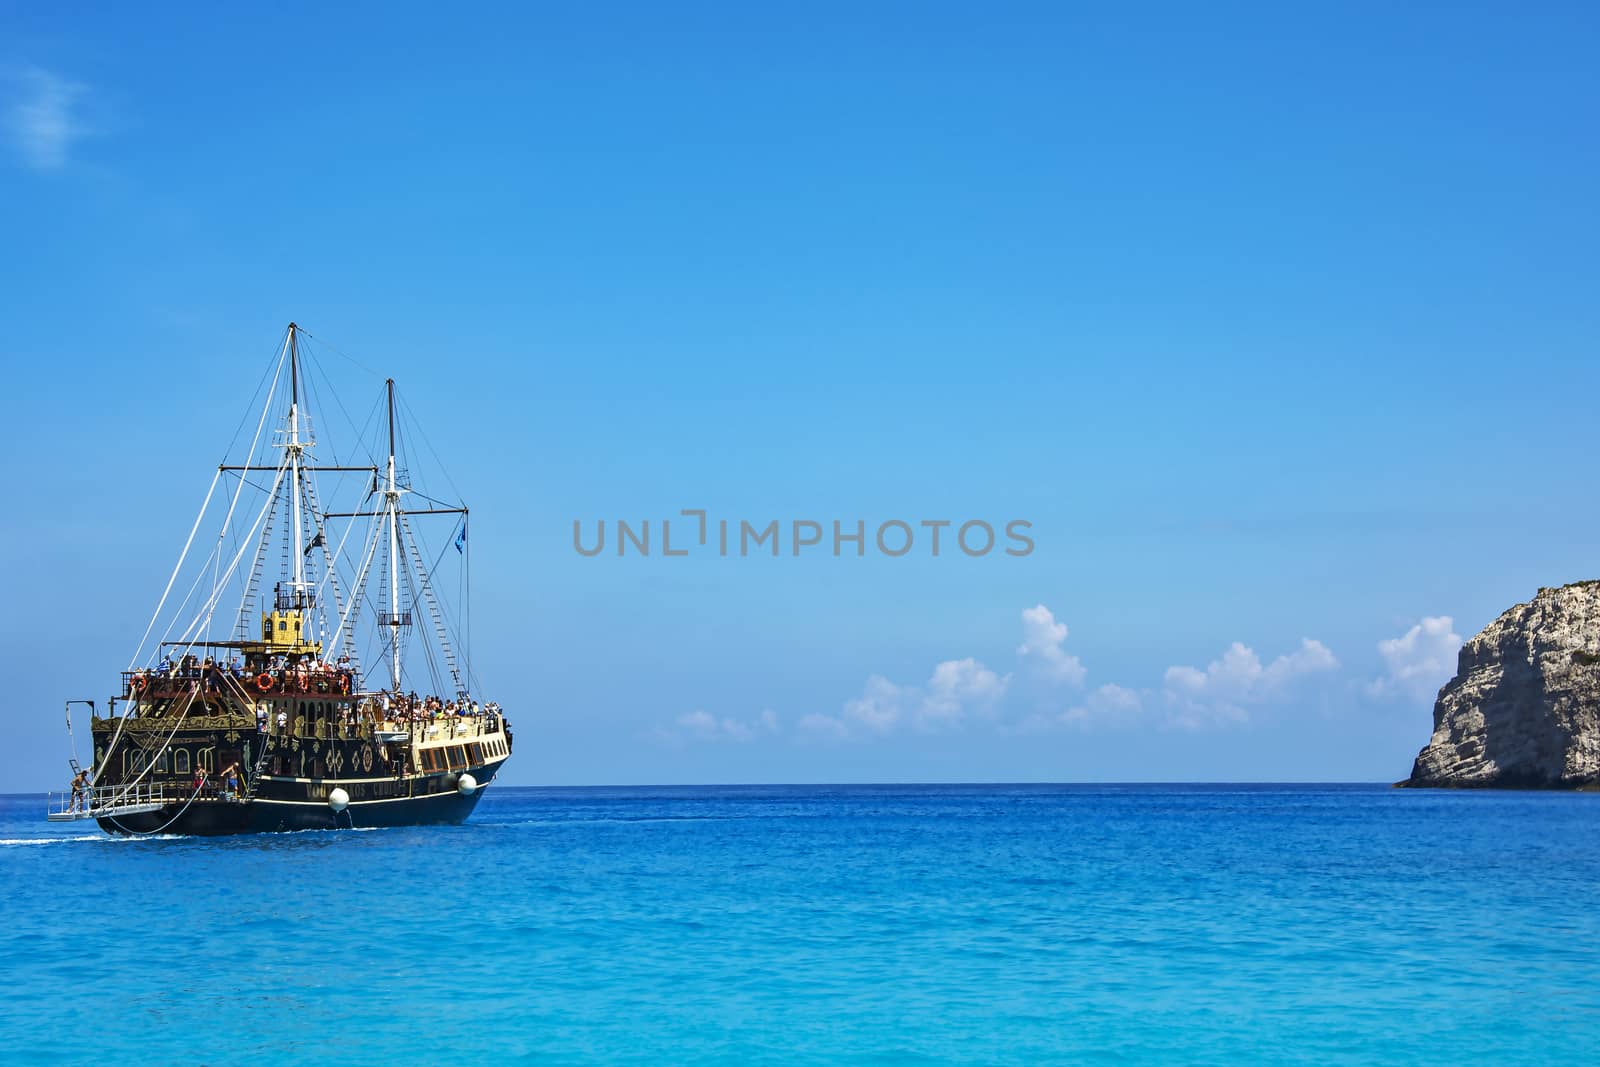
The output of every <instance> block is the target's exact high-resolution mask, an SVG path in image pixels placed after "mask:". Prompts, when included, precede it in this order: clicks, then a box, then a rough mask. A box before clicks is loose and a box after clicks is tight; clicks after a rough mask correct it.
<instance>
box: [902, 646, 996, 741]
mask: <svg viewBox="0 0 1600 1067" xmlns="http://www.w3.org/2000/svg"><path fill="white" fill-rule="evenodd" d="M1010 679H1011V676H1010V675H1006V676H1005V677H1004V678H1002V677H1000V676H999V675H997V674H995V673H994V671H991V670H990V669H989V668H988V667H985V666H984V665H983V664H981V663H979V662H978V661H977V660H975V659H973V658H972V657H971V656H968V657H967V658H966V659H952V660H946V661H945V662H943V663H941V664H939V665H938V666H937V667H935V668H934V669H933V677H932V678H929V679H928V692H927V695H926V696H924V697H923V700H922V705H921V707H920V708H918V716H919V719H920V721H921V722H922V723H923V724H924V725H930V724H948V723H956V722H959V721H960V720H961V719H962V718H964V717H965V716H966V713H967V712H968V711H979V712H989V711H992V710H993V709H994V705H995V702H996V701H998V700H999V699H1000V698H1001V697H1002V696H1003V695H1005V691H1006V685H1007V683H1008V682H1009V681H1010Z"/></svg>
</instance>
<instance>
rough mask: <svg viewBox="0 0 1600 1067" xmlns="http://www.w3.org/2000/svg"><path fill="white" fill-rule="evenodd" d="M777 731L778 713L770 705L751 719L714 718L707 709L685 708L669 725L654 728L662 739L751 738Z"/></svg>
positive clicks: (737, 740)
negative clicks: (686, 709) (688, 709)
mask: <svg viewBox="0 0 1600 1067" xmlns="http://www.w3.org/2000/svg"><path fill="white" fill-rule="evenodd" d="M777 732H778V715H777V713H776V712H774V711H773V710H771V709H770V708H769V709H767V710H765V711H763V712H762V713H761V714H760V715H758V716H756V717H755V718H754V719H735V718H731V717H728V716H723V717H721V718H718V717H717V716H715V715H713V714H711V713H710V712H709V711H705V710H702V709H696V710H694V711H689V712H685V713H684V714H682V715H679V716H678V717H677V718H676V719H675V720H673V723H672V726H671V727H670V728H668V729H665V730H658V731H657V734H658V736H660V737H661V739H662V740H665V741H676V742H681V741H713V742H716V741H732V742H741V743H742V742H747V741H754V740H755V739H756V738H758V737H762V736H766V735H771V734H775V733H777Z"/></svg>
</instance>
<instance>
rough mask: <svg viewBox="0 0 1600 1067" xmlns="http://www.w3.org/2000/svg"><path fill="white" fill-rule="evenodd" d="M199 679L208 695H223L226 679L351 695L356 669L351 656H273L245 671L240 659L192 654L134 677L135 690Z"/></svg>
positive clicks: (164, 660)
mask: <svg viewBox="0 0 1600 1067" xmlns="http://www.w3.org/2000/svg"><path fill="white" fill-rule="evenodd" d="M158 678H159V679H177V680H185V681H193V680H195V679H199V680H200V681H202V682H203V683H204V684H205V690H206V692H208V693H217V692H221V691H222V687H223V679H224V678H232V679H234V681H236V682H238V683H239V684H241V685H245V684H248V685H250V686H252V687H254V688H257V689H261V690H263V691H265V690H271V689H276V688H281V689H282V690H283V691H284V692H301V693H311V692H318V693H335V692H337V693H348V692H350V691H351V690H352V689H353V688H354V685H355V667H354V665H353V664H352V663H351V662H350V657H349V656H340V657H339V659H338V660H337V661H335V662H332V663H330V662H328V661H327V660H313V659H309V658H305V657H301V658H299V659H294V660H291V659H290V657H289V656H286V655H278V656H272V657H270V658H269V659H267V661H266V662H265V663H263V664H261V665H260V666H258V667H254V668H246V667H245V665H244V664H243V663H242V662H240V660H239V657H238V656H234V657H233V658H232V659H230V660H229V661H228V662H227V663H223V662H221V661H220V660H217V659H214V658H212V657H211V656H206V657H205V658H203V659H202V658H201V657H199V656H196V655H194V654H193V653H189V654H187V655H184V656H180V657H179V658H178V659H176V660H174V659H173V658H172V657H171V656H164V657H162V660H161V662H160V663H158V664H156V666H155V668H154V669H153V670H149V671H139V672H138V673H137V674H135V675H134V686H135V688H143V686H144V684H145V683H147V682H149V681H151V680H154V679H158Z"/></svg>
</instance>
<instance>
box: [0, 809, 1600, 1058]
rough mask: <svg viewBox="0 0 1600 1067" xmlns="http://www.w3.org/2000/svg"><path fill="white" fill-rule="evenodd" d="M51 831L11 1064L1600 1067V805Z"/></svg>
mask: <svg viewBox="0 0 1600 1067" xmlns="http://www.w3.org/2000/svg"><path fill="white" fill-rule="evenodd" d="M40 811H41V801H40V800H39V798H37V797H5V798H0V841H3V844H0V891H3V894H4V901H5V922H4V926H3V931H0V938H3V948H0V960H3V961H4V963H3V967H4V977H6V979H7V983H6V985H7V989H6V990H5V993H4V995H3V996H0V1048H4V1049H5V1050H6V1051H5V1052H4V1053H3V1056H4V1058H5V1060H6V1061H7V1062H13V1063H24V1062H27V1063H46V1062H66V1061H71V1062H74V1063H82V1062H86V1061H88V1060H90V1059H92V1058H93V1059H101V1058H106V1059H107V1062H117V1063H132V1064H145V1063H152V1064H154V1063H159V1064H193V1063H211V1064H229V1065H238V1064H241V1063H250V1064H262V1063H303V1062H307V1061H334V1060H337V1061H338V1062H340V1063H343V1064H366V1063H373V1064H378V1063H398V1064H407V1063H441V1064H449V1063H454V1062H474V1063H481V1062H486V1057H487V1060H490V1061H495V1062H527V1063H618V1062H621V1063H641V1064H644V1063H648V1064H657V1063H684V1062H693V1063H728V1064H748V1063H802V1062H804V1063H830V1064H832V1063H873V1064H879V1063H882V1064H890V1063H930V1064H931V1063H986V1064H987V1063H1016V1064H1035V1063H1069V1062H1095V1063H1219V1064H1222V1063H1226V1064H1230V1065H1231V1064H1240V1063H1250V1062H1282V1063H1288V1062H1301V1063H1327V1062H1342V1063H1379V1062H1395V1063H1436V1064H1458V1063H1462V1062H1467V1061H1477V1062H1496V1063H1512V1062H1518V1063H1550V1062H1560V1061H1569V1062H1584V1061H1587V1062H1595V1061H1596V1058H1597V1057H1600V837H1597V834H1596V827H1597V826H1600V796H1594V795H1586V796H1577V795H1555V794H1545V795H1542V794H1512V793H1501V794H1478V793H1425V792H1404V791H1394V790H1390V789H1386V788H1377V787H1372V788H1367V787H1226V786H1223V787H1174V786H1127V787H1042V786H1028V787H1004V786H989V787H926V788H916V787H905V788H899V787H897V788H714V789H713V788H705V789H583V790H553V789H552V790H514V789H499V790H491V791H490V792H489V794H488V795H487V796H486V798H485V800H484V802H483V804H482V805H481V806H480V807H479V809H478V814H477V815H476V816H475V817H474V819H473V821H472V822H471V823H470V824H468V825H467V826H463V827H453V828H427V829H415V830H376V831H369V832H360V833H342V834H341V833H305V834H291V835H281V836H270V837H255V838H237V839H227V840H198V839H169V840H146V841H123V840H112V839H110V838H107V837H104V836H103V835H99V834H98V833H93V834H91V833H88V832H80V831H78V830H77V829H76V828H67V829H63V828H61V827H59V826H55V825H50V824H45V823H43V822H42V821H40V818H39V813H40ZM112 1051H114V1055H110V1056H109V1057H107V1055H106V1054H107V1053H108V1052H112Z"/></svg>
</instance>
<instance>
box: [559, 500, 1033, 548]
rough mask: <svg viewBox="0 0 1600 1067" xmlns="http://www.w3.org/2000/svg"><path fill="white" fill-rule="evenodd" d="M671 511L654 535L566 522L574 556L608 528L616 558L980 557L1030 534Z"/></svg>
mask: <svg viewBox="0 0 1600 1067" xmlns="http://www.w3.org/2000/svg"><path fill="white" fill-rule="evenodd" d="M678 516H679V517H678V518H677V519H662V520H660V522H659V523H655V524H654V530H655V532H656V535H657V536H654V537H653V536H652V532H651V531H652V522H651V520H649V519H640V520H638V521H637V522H631V521H629V520H627V519H616V520H613V521H612V522H611V523H609V524H608V523H607V521H606V520H605V519H596V520H595V521H594V524H593V530H592V531H586V530H585V523H584V520H582V519H573V520H572V547H573V548H574V549H575V550H576V551H577V553H578V554H579V555H580V556H590V557H594V556H599V555H602V554H607V552H606V545H607V543H608V541H607V534H608V532H609V534H610V541H609V543H610V544H611V546H612V548H611V552H612V553H615V554H616V555H618V556H627V555H630V554H631V555H637V556H649V555H651V554H652V552H655V553H656V554H658V555H660V556H666V557H679V556H688V555H713V554H714V555H717V556H722V557H729V558H738V557H746V556H754V555H761V554H762V553H767V554H769V555H772V556H778V555H780V554H782V553H783V552H784V551H785V546H787V552H788V554H789V555H791V556H799V555H801V554H806V555H811V556H817V555H823V554H825V553H826V552H828V550H829V549H830V548H831V550H832V554H833V555H834V556H845V555H855V556H865V555H866V554H867V551H868V548H869V547H870V548H872V549H875V550H876V552H877V554H879V555H884V556H891V557H895V558H898V557H900V556H905V555H909V554H911V553H912V552H913V551H916V552H918V553H919V554H926V555H928V556H932V557H938V556H939V555H940V554H941V553H943V552H947V551H950V550H952V548H953V549H954V550H958V551H960V552H961V553H962V554H963V555H966V556H972V557H979V556H987V555H989V554H990V553H991V552H996V554H999V553H1004V554H1005V555H1007V556H1027V555H1031V554H1032V553H1033V548H1034V544H1033V538H1032V537H1030V536H1029V535H1028V531H1029V530H1031V529H1033V523H1031V522H1029V521H1028V520H1026V519H1011V520H1010V521H1008V522H1005V523H1003V524H999V531H998V532H997V531H996V524H993V523H989V522H986V521H984V520H983V519H968V520H966V521H964V522H960V523H957V522H955V521H954V520H951V519H917V520H914V521H908V520H905V519H889V520H887V521H884V522H880V523H877V524H876V526H875V527H872V528H870V529H869V527H868V525H867V520H865V519H855V520H853V521H850V522H844V521H841V520H839V519H834V520H832V529H831V530H830V529H829V528H828V527H827V526H825V525H824V524H823V523H821V522H818V521H817V520H815V519H789V520H782V519H768V520H766V521H764V522H751V521H749V520H748V519H711V518H708V517H707V515H706V512H705V510H704V509H703V508H684V509H683V510H682V511H680V512H679V513H678ZM683 520H689V521H683ZM674 522H678V527H677V531H678V532H677V533H674V532H673V529H674V528H673V525H672V524H673V523H674ZM1002 538H1003V541H1002ZM997 550H998V552H997Z"/></svg>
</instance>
